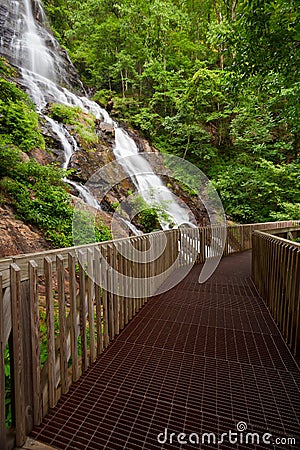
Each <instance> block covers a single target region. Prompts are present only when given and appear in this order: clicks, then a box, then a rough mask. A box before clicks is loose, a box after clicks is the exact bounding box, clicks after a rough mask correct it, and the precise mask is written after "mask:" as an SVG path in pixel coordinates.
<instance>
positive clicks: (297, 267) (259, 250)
mask: <svg viewBox="0 0 300 450" xmlns="http://www.w3.org/2000/svg"><path fill="white" fill-rule="evenodd" d="M294 230H296V231H297V230H300V227H298V228H297V227H296V228H294ZM252 239H253V248H252V278H253V281H254V283H255V285H256V287H257V289H258V291H259V293H260V295H261V296H262V298H263V299H264V301H265V302H266V303H267V305H268V307H269V309H270V312H271V314H272V316H273V318H274V320H275V322H276V323H277V325H278V328H279V329H280V331H281V333H282V335H283V336H284V338H285V340H286V342H287V344H288V346H289V347H290V349H291V351H292V353H293V354H294V356H299V355H300V243H297V242H293V241H290V240H288V239H284V238H282V237H279V236H276V235H275V234H273V233H272V234H271V233H269V232H262V231H254V233H253V238H252Z"/></svg>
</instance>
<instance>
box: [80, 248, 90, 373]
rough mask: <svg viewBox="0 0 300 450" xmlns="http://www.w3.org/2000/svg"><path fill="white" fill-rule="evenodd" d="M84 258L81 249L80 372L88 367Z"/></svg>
mask: <svg viewBox="0 0 300 450" xmlns="http://www.w3.org/2000/svg"><path fill="white" fill-rule="evenodd" d="M84 264H85V258H84V253H83V251H81V250H80V251H79V298H80V340H81V364H82V373H83V372H84V371H85V370H86V369H87V367H88V357H87V339H86V291H85V268H84Z"/></svg>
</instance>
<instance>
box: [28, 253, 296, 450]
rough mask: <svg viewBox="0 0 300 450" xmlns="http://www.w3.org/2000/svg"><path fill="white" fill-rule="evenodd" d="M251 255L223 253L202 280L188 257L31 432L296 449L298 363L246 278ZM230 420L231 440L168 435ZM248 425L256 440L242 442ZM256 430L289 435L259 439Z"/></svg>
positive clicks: (57, 439)
mask: <svg viewBox="0 0 300 450" xmlns="http://www.w3.org/2000/svg"><path fill="white" fill-rule="evenodd" d="M250 257H251V253H250V252H244V253H240V254H236V255H232V256H228V257H226V258H223V259H222V261H221V263H220V266H219V267H218V269H217V271H216V273H215V274H214V275H213V277H212V278H211V279H210V280H209V281H208V282H206V283H205V284H204V285H199V284H198V275H199V267H197V266H196V267H194V268H193V269H192V271H191V272H190V274H189V275H188V276H187V277H186V278H185V279H184V280H183V281H182V282H181V283H180V284H179V285H178V286H176V287H175V288H173V289H171V290H169V291H168V292H166V293H164V294H161V295H159V296H157V297H153V298H152V299H150V300H149V301H148V303H147V304H146V305H145V306H144V308H143V309H142V310H141V311H140V312H139V314H138V315H137V316H136V317H135V318H134V319H133V320H132V321H131V322H130V323H129V324H128V325H127V327H126V328H125V329H124V330H123V331H122V332H121V334H120V335H119V336H118V338H117V339H116V340H115V341H114V342H113V344H112V345H111V346H110V347H109V348H108V349H107V350H106V351H105V352H104V353H103V355H102V356H101V357H100V358H99V359H98V360H97V361H96V363H95V364H93V365H92V366H91V367H90V368H89V369H88V370H87V371H86V372H85V374H84V375H83V376H82V377H81V378H80V380H79V381H78V382H77V383H76V384H74V385H73V386H72V387H71V388H70V391H69V393H68V394H67V395H65V396H63V397H62V399H61V400H60V401H59V403H58V405H57V406H56V407H55V408H54V409H53V410H51V412H50V413H49V414H48V415H47V416H46V418H45V419H44V421H43V423H42V424H41V426H39V427H36V428H35V429H34V431H33V432H32V436H33V437H34V438H35V439H37V440H38V441H41V442H45V443H48V444H50V445H51V446H53V447H55V448H57V449H65V450H85V449H89V450H102V449H107V450H124V449H127V450H142V449H145V450H158V449H169V450H173V449H177V448H182V449H196V448H198V449H199V448H203V449H217V448H218V449H224V450H227V449H229V450H232V449H241V450H247V449H273V448H274V449H275V448H276V449H289V448H293V449H299V448H300V442H299V430H300V423H299V419H300V372H299V369H298V366H297V365H296V363H295V361H294V359H293V357H292V356H291V354H290V352H289V350H288V348H287V347H286V345H285V343H284V341H283V339H282V337H281V335H280V333H279V331H278V329H277V327H276V325H275V323H274V322H273V320H272V318H271V316H270V314H269V312H268V310H267V308H266V306H265V305H264V303H263V301H262V300H261V298H260V297H259V296H258V294H257V292H256V290H255V288H254V286H253V284H252V281H251V279H250ZM174 276H176V274H174ZM239 422H245V424H246V426H247V431H244V433H242V435H241V434H240V433H239V434H238V438H239V440H241V442H240V443H238V444H236V443H234V442H230V441H229V438H228V437H226V438H224V442H223V443H219V444H218V443H215V444H214V443H213V440H212V439H213V438H212V437H211V438H210V439H211V442H210V444H208V443H207V442H208V440H207V439H208V438H205V439H206V440H205V441H204V442H205V444H204V445H202V444H195V443H188V444H179V443H178V442H177V437H178V434H179V433H181V432H184V433H186V435H187V437H191V438H192V442H195V440H196V436H195V435H194V437H192V435H190V433H196V434H197V435H198V437H199V439H200V443H201V439H202V433H214V434H215V435H216V438H217V440H218V439H219V438H220V436H221V434H222V433H226V432H227V433H228V432H229V430H232V431H233V432H236V431H237V428H236V425H237V423H239ZM240 426H242V425H240ZM165 429H167V430H168V439H167V442H166V443H164V444H163V443H159V442H158V440H157V436H158V434H159V433H164V432H165ZM172 432H174V433H176V436H175V437H174V436H173V437H172V443H170V433H172ZM247 432H255V433H258V434H259V439H260V443H259V444H258V445H257V438H256V440H255V442H256V443H254V444H252V443H251V438H249V443H246V442H245V436H246V433H247ZM264 433H270V434H272V438H270V439H271V440H272V442H275V441H274V440H275V438H288V437H298V441H297V444H296V445H294V446H292V445H289V444H287V443H286V442H287V441H284V440H283V441H282V442H283V443H279V441H278V444H276V445H273V444H272V445H271V444H264V443H262V435H263V434H264ZM187 437H186V438H184V437H183V436H181V440H185V439H187ZM175 438H176V439H175ZM232 439H233V440H234V436H233V437H232ZM242 439H243V440H242ZM163 440H164V436H161V441H163Z"/></svg>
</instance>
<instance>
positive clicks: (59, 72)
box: [1, 0, 192, 229]
mask: <svg viewBox="0 0 300 450" xmlns="http://www.w3.org/2000/svg"><path fill="white" fill-rule="evenodd" d="M5 1H6V4H7V14H8V16H9V15H11V20H10V23H12V24H13V28H14V31H13V33H12V36H11V37H10V39H7V38H6V39H5V40H4V39H1V53H2V54H3V55H4V56H8V55H7V53H8V50H7V49H8V48H9V47H11V49H12V50H11V53H10V55H9V56H10V58H9V59H10V60H11V62H12V63H14V64H15V65H17V66H19V67H20V70H21V74H22V77H23V83H24V85H25V87H26V88H27V90H28V91H29V94H30V96H31V98H32V99H33V101H34V102H35V104H36V107H37V110H38V111H39V112H40V113H41V114H42V111H43V109H44V108H45V106H46V105H47V103H48V102H51V101H52V102H56V103H62V104H65V105H69V106H78V107H80V108H81V109H82V110H83V111H84V112H90V113H92V114H93V115H94V116H95V117H96V118H97V119H100V120H102V121H104V122H107V123H110V124H112V125H113V126H114V128H115V148H114V154H115V157H116V159H117V160H120V163H121V164H122V166H123V168H124V170H125V171H126V172H127V173H128V175H129V176H130V177H131V179H132V181H133V183H134V185H135V186H136V188H137V190H138V193H139V194H140V195H141V196H142V197H143V198H144V200H145V201H146V202H147V203H148V204H150V205H155V206H157V205H160V207H161V208H162V209H164V210H165V212H166V214H167V216H169V217H170V221H168V220H166V219H161V226H162V228H164V229H165V228H169V226H170V223H173V224H177V225H178V226H179V225H180V224H182V223H185V224H187V223H190V220H189V215H188V211H187V209H186V208H184V207H183V206H181V205H179V203H178V202H176V201H175V200H174V196H173V195H172V193H171V192H170V191H169V190H168V189H167V187H166V186H164V185H163V183H162V181H161V180H160V178H159V177H158V176H157V175H156V174H155V173H154V171H153V170H152V168H151V166H150V165H149V163H148V162H147V161H146V159H145V158H143V156H142V155H139V154H138V149H137V146H136V144H135V142H134V141H133V139H131V138H130V137H129V136H128V134H127V133H126V132H125V131H124V130H123V129H122V128H120V127H119V126H118V125H117V124H116V123H115V122H113V121H112V119H111V118H110V116H109V114H108V113H107V111H106V110H104V109H103V108H101V107H100V106H99V105H98V104H97V103H95V102H93V101H91V100H89V99H88V98H87V97H85V96H78V95H76V94H74V93H73V92H71V91H70V90H68V89H67V88H65V87H62V86H61V84H62V80H63V84H67V85H68V86H72V85H74V79H75V81H76V84H77V86H79V87H80V81H79V80H78V78H77V75H76V73H75V70H74V67H73V65H72V63H71V62H70V60H69V59H68V56H67V54H63V56H62V50H61V48H60V46H59V44H58V43H57V41H56V40H55V39H54V37H53V36H52V34H51V33H50V32H49V31H48V30H47V27H45V26H42V25H44V20H45V16H44V12H43V8H42V6H41V3H40V1H39V0H35V1H34V3H33V4H34V6H35V10H36V11H37V13H36V14H35V15H38V16H39V17H40V21H37V20H36V19H35V16H34V14H33V10H32V3H31V0H20V1H16V0H5ZM46 42H47V45H46ZM43 116H44V118H45V119H46V121H47V123H48V124H49V126H50V127H51V129H52V131H53V133H54V134H55V135H56V136H57V137H58V139H59V140H60V142H61V145H62V148H63V150H64V162H63V164H62V166H63V167H64V168H67V167H68V163H69V161H70V158H71V156H72V154H73V153H74V152H75V151H76V149H77V144H76V141H75V139H74V138H73V137H71V136H70V134H69V132H68V130H67V129H66V128H65V127H64V126H63V125H62V124H59V123H58V122H56V121H55V120H53V119H51V118H50V117H47V116H46V115H44V114H43ZM132 155H135V156H136V157H135V158H130V163H129V162H128V160H126V158H125V157H126V156H132ZM124 158H125V159H124ZM133 159H134V163H133V162H132V160H133ZM65 181H66V182H68V183H69V184H71V185H72V186H74V187H75V188H76V189H77V191H78V192H79V194H80V196H81V197H82V198H83V199H84V201H85V202H87V203H88V204H89V205H91V206H94V207H96V208H99V204H98V202H97V200H96V199H95V198H94V197H93V196H92V194H91V193H90V192H89V191H88V190H87V189H86V188H85V187H84V186H82V185H79V184H78V183H75V182H74V181H70V180H65ZM191 225H192V224H191Z"/></svg>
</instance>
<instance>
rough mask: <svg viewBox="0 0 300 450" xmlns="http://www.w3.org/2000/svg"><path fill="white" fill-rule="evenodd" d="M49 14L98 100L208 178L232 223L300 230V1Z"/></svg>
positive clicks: (73, 8) (176, 1) (163, 0)
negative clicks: (296, 223)
mask: <svg viewBox="0 0 300 450" xmlns="http://www.w3.org/2000/svg"><path fill="white" fill-rule="evenodd" d="M44 4H45V7H46V10H47V13H48V17H49V19H50V22H51V26H52V28H53V29H54V32H55V34H56V37H57V38H58V39H59V41H60V42H61V43H62V44H63V45H64V46H65V48H66V49H67V50H68V52H69V54H70V56H71V59H72V61H73V62H74V63H75V65H76V68H77V70H78V71H79V74H80V76H81V78H82V80H83V82H84V84H85V85H86V86H87V87H88V89H90V92H91V93H92V95H93V96H94V98H95V99H96V100H98V101H99V102H100V103H102V104H103V105H104V106H105V105H106V103H107V101H108V99H110V98H111V97H112V100H113V104H114V111H113V113H114V114H115V116H116V117H117V119H118V120H124V121H126V122H127V123H128V124H129V125H131V126H133V127H135V128H138V129H139V130H140V131H141V132H142V133H143V134H144V135H145V136H146V137H147V138H148V139H150V140H151V141H152V143H153V145H155V146H156V147H157V148H158V149H159V150H160V151H163V152H169V153H173V154H176V155H178V156H181V157H183V158H187V159H188V160H189V161H191V162H192V163H194V164H195V165H197V166H198V167H199V168H201V169H202V170H203V171H204V172H205V173H206V174H207V175H208V176H209V177H210V178H211V179H212V180H213V182H214V184H215V186H216V187H217V189H218V191H219V193H220V195H221V199H222V201H223V203H224V207H225V210H226V213H227V214H228V216H229V217H230V218H231V219H233V220H236V221H239V222H253V221H266V220H277V219H288V218H291V219H300V170H299V153H300V103H299V98H300V81H299V80H300V6H299V3H298V2H297V1H293V0H286V1H285V0H277V1H276V0H244V1H241V0H197V1H196V0H185V1H180V0H151V1H145V0H87V1H85V2H82V1H79V0H44Z"/></svg>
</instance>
